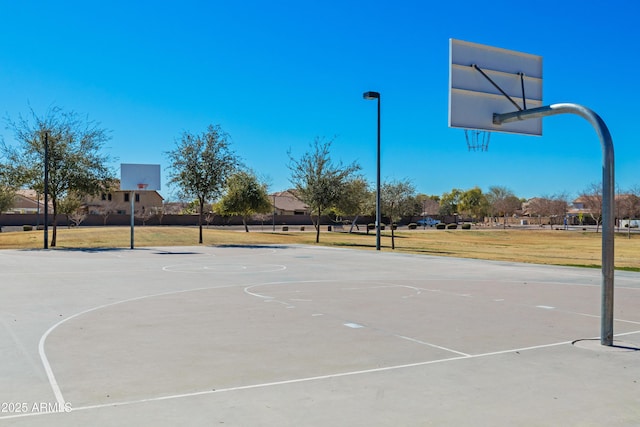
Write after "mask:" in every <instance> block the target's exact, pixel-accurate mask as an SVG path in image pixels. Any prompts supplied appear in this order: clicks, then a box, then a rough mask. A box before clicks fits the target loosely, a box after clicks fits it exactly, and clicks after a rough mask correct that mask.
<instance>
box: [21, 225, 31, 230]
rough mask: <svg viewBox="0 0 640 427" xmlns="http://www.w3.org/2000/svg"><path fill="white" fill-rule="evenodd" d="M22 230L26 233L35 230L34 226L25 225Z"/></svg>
mask: <svg viewBox="0 0 640 427" xmlns="http://www.w3.org/2000/svg"><path fill="white" fill-rule="evenodd" d="M22 229H23V230H24V231H31V230H33V226H32V225H23V226H22Z"/></svg>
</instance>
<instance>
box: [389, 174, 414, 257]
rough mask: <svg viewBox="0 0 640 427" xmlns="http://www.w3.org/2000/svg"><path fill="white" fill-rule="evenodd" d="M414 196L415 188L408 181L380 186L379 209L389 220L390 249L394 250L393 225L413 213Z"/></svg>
mask: <svg viewBox="0 0 640 427" xmlns="http://www.w3.org/2000/svg"><path fill="white" fill-rule="evenodd" d="M414 196H415V187H414V186H413V184H411V182H409V181H408V180H403V181H393V182H385V183H383V184H382V185H381V186H380V199H381V202H382V203H381V205H382V206H381V209H382V212H383V213H384V214H385V215H386V216H388V217H389V219H390V220H391V249H395V248H396V245H395V233H394V230H393V229H394V227H393V224H394V222H395V221H396V220H400V219H401V218H402V217H403V216H404V215H406V214H411V213H412V212H413V208H414V206H413V204H412V203H411V202H412V199H413V197H414Z"/></svg>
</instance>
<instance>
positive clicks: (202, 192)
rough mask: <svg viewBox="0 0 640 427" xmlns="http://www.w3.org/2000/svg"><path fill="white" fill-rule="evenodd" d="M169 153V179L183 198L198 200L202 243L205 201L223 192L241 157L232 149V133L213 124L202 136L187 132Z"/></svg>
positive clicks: (214, 198) (217, 196)
mask: <svg viewBox="0 0 640 427" xmlns="http://www.w3.org/2000/svg"><path fill="white" fill-rule="evenodd" d="M166 154H167V156H168V158H169V161H170V165H169V169H170V174H169V182H170V183H171V184H175V185H177V186H178V187H179V189H180V190H179V191H180V193H181V194H180V195H181V197H184V198H186V199H192V198H194V199H197V201H198V205H199V215H198V227H199V230H200V234H199V240H198V242H199V243H202V221H203V216H204V207H205V203H207V201H211V202H213V201H216V200H217V199H218V198H219V197H220V196H221V195H222V193H223V191H224V189H225V188H226V186H227V180H228V179H229V177H230V176H231V175H232V174H233V173H234V172H235V171H236V170H237V169H238V167H239V163H240V162H239V160H238V157H237V156H236V154H235V153H234V152H233V151H232V150H231V147H230V141H229V135H227V134H226V133H225V132H223V131H222V129H221V128H220V126H213V125H209V127H208V128H207V130H206V131H205V132H203V133H201V134H199V135H194V134H192V133H189V132H184V133H183V134H182V137H181V138H180V140H176V148H175V149H174V150H172V151H169V152H167V153H166Z"/></svg>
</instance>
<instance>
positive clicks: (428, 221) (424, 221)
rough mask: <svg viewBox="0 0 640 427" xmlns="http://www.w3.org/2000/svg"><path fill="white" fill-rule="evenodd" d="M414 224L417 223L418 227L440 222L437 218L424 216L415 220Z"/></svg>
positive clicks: (431, 225)
mask: <svg viewBox="0 0 640 427" xmlns="http://www.w3.org/2000/svg"><path fill="white" fill-rule="evenodd" d="M416 224H418V225H419V226H420V227H426V226H429V227H433V226H434V225H436V224H440V221H439V220H437V219H433V218H430V217H426V218H423V219H419V220H417V221H416Z"/></svg>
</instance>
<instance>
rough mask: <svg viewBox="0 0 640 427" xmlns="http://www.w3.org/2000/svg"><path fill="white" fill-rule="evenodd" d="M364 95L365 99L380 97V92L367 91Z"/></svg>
mask: <svg viewBox="0 0 640 427" xmlns="http://www.w3.org/2000/svg"><path fill="white" fill-rule="evenodd" d="M362 97H363V98H364V99H380V94H379V93H378V92H365V93H363V94H362Z"/></svg>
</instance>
